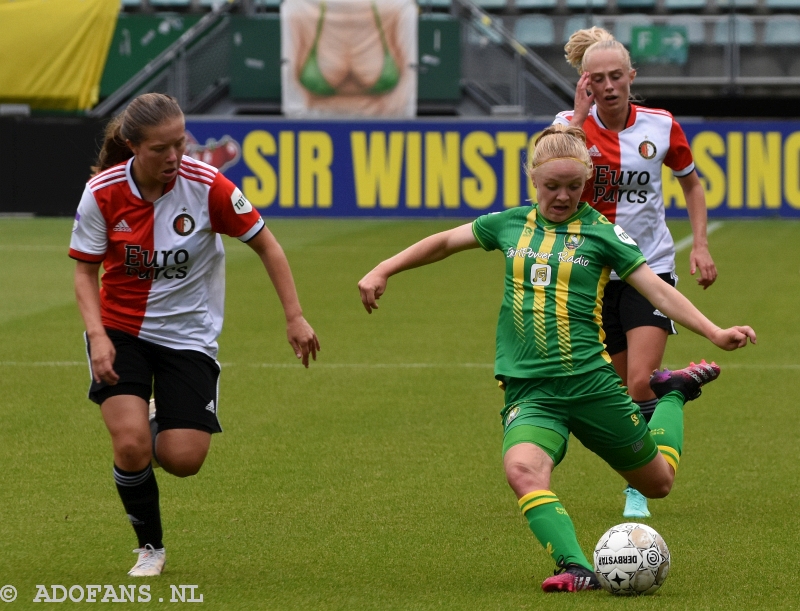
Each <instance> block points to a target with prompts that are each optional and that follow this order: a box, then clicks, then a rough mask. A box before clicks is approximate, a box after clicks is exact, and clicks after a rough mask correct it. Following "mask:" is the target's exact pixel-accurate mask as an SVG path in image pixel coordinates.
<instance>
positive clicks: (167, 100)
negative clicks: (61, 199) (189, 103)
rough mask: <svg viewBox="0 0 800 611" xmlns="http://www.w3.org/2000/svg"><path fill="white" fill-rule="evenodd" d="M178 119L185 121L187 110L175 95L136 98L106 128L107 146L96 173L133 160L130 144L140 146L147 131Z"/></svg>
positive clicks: (155, 94)
mask: <svg viewBox="0 0 800 611" xmlns="http://www.w3.org/2000/svg"><path fill="white" fill-rule="evenodd" d="M177 117H181V118H183V111H182V110H181V107H180V106H179V105H178V101H177V100H176V99H175V98H173V97H172V96H169V95H165V94H163V93H144V94H142V95H140V96H138V97H136V98H134V99H133V101H132V102H131V103H130V104H128V107H127V108H126V109H125V110H124V111H122V112H121V113H120V114H119V115H117V116H116V117H114V118H113V119H112V120H111V121H109V123H108V125H107V126H106V131H105V137H104V139H103V146H102V148H101V149H100V153H99V154H98V156H97V165H95V166H92V173H93V174H98V173H99V172H102V171H103V170H107V169H108V168H110V167H111V166H115V165H117V164H118V163H122V162H123V161H127V160H128V159H130V158H131V157H133V151H132V150H131V149H130V148H129V147H128V144H127V142H128V141H130V142H132V143H133V144H139V143H141V142H142V141H143V140H144V138H145V133H144V132H145V130H146V129H147V128H149V127H155V126H157V125H161V124H162V123H163V122H165V121H168V120H170V119H174V118H177Z"/></svg>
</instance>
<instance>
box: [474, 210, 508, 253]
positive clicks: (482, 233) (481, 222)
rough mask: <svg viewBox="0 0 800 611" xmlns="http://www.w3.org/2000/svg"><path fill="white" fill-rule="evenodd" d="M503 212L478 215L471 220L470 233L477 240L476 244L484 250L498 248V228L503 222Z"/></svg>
mask: <svg viewBox="0 0 800 611" xmlns="http://www.w3.org/2000/svg"><path fill="white" fill-rule="evenodd" d="M507 212H508V211H505V212H493V213H491V214H484V215H483V216H479V217H478V218H476V219H475V220H474V221H473V222H472V235H474V236H475V239H476V240H478V244H480V245H481V248H483V249H484V250H496V249H497V248H499V243H498V239H497V238H498V236H499V235H500V228H501V227H502V226H503V225H504V223H505V216H506V213H507Z"/></svg>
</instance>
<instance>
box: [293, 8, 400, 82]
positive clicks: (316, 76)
mask: <svg viewBox="0 0 800 611" xmlns="http://www.w3.org/2000/svg"><path fill="white" fill-rule="evenodd" d="M326 8H327V7H326V4H325V2H321V3H320V12H319V20H318V21H317V35H316V36H315V37H314V45H313V46H312V47H311V53H309V54H308V59H306V62H305V64H303V68H302V70H300V77H299V79H298V80H299V81H300V84H301V85H303V87H305V88H306V89H307V90H308V91H310V92H311V93H313V94H315V95H319V96H331V95H335V94H336V93H337V91H336V89H335V88H334V87H332V86H331V85H330V83H328V81H327V80H325V76H324V75H323V74H322V71H321V70H320V69H319V60H318V59H317V45H318V44H319V37H320V35H321V34H322V22H323V21H324V20H325V11H326ZM372 14H373V15H375V25H377V26H378V32H379V33H380V36H381V45H382V46H383V67H382V68H381V73H380V76H378V80H377V81H375V84H374V85H373V86H372V87H370V88H369V89H368V90H367V91H366V92H365V93H367V94H370V95H381V94H383V93H386V92H388V91H391V90H392V89H394V88H395V87H397V83H398V82H399V81H400V70H399V69H398V67H397V63H396V62H395V61H394V58H393V57H392V54H391V53H389V45H388V44H386V36H385V35H384V33H383V26H382V25H381V17H380V15H379V14H378V7H377V6H376V5H375V2H374V1H373V2H372Z"/></svg>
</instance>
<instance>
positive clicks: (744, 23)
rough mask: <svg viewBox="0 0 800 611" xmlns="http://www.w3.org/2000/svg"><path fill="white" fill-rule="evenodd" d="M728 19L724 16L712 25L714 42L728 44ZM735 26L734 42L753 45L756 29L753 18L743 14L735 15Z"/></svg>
mask: <svg viewBox="0 0 800 611" xmlns="http://www.w3.org/2000/svg"><path fill="white" fill-rule="evenodd" d="M729 23H730V19H729V18H727V17H724V18H722V19H720V20H719V21H717V23H716V24H715V25H714V44H716V45H726V44H728V42H729V41H728V30H729V28H728V25H729ZM735 24H736V26H735V28H734V30H733V32H734V36H735V39H736V43H737V44H740V45H753V44H755V42H756V29H755V27H754V26H753V20H752V19H750V18H749V17H746V16H744V15H736V21H735Z"/></svg>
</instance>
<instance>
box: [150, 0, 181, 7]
mask: <svg viewBox="0 0 800 611" xmlns="http://www.w3.org/2000/svg"><path fill="white" fill-rule="evenodd" d="M190 4H191V0H150V6H154V7H156V6H158V7H161V6H168V7H170V8H178V7H183V6H189V5H190Z"/></svg>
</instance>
